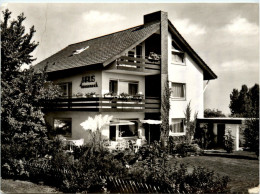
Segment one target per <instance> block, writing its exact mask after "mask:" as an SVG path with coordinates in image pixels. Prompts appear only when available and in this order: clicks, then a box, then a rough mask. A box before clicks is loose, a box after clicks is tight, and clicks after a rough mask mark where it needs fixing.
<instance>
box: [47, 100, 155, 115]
mask: <svg viewBox="0 0 260 194" xmlns="http://www.w3.org/2000/svg"><path fill="white" fill-rule="evenodd" d="M46 105H47V106H46V110H47V111H49V110H58V111H92V112H160V100H159V98H147V99H135V98H131V99H122V98H114V97H106V98H99V97H96V98H62V99H57V100H52V101H48V102H47V103H46Z"/></svg>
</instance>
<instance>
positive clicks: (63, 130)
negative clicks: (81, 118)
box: [53, 118, 72, 137]
mask: <svg viewBox="0 0 260 194" xmlns="http://www.w3.org/2000/svg"><path fill="white" fill-rule="evenodd" d="M71 124H72V122H71V118H59V119H54V124H53V126H54V131H55V134H56V135H63V136H64V137H71V129H72V128H71V126H72V125H71Z"/></svg>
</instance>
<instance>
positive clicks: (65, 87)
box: [58, 83, 72, 97]
mask: <svg viewBox="0 0 260 194" xmlns="http://www.w3.org/2000/svg"><path fill="white" fill-rule="evenodd" d="M58 86H59V87H60V93H61V96H62V97H69V96H71V90H72V83H62V84H58Z"/></svg>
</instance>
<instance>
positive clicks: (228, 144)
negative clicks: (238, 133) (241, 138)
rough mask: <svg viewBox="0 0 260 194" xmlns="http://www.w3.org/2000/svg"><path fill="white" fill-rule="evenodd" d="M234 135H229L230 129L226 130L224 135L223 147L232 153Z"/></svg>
mask: <svg viewBox="0 0 260 194" xmlns="http://www.w3.org/2000/svg"><path fill="white" fill-rule="evenodd" d="M234 139H235V138H234V136H233V135H231V131H228V132H227V134H226V135H225V136H224V149H225V150H226V151H227V152H228V153H232V152H233V150H234Z"/></svg>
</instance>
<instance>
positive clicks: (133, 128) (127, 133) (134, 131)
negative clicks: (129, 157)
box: [119, 121, 138, 137]
mask: <svg viewBox="0 0 260 194" xmlns="http://www.w3.org/2000/svg"><path fill="white" fill-rule="evenodd" d="M130 122H131V123H133V124H131V125H119V134H120V135H121V137H133V136H138V123H137V121H130Z"/></svg>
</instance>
